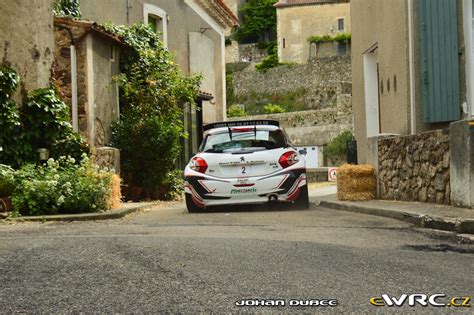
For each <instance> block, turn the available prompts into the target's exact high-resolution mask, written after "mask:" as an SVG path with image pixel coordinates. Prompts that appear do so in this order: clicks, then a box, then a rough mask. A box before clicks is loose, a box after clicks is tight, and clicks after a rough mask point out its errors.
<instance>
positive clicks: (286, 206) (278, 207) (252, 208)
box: [202, 202, 312, 213]
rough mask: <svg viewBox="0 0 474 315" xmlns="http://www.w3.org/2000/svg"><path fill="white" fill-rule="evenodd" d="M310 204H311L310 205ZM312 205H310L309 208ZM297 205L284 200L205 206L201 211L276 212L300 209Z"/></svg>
mask: <svg viewBox="0 0 474 315" xmlns="http://www.w3.org/2000/svg"><path fill="white" fill-rule="evenodd" d="M311 206H312V205H311ZM311 208H312V207H310V209H311ZM301 210H303V209H299V208H298V207H297V206H295V205H294V204H291V203H286V202H276V203H266V204H258V205H226V206H214V207H209V208H206V210H203V211H202V213H222V212H278V211H301Z"/></svg>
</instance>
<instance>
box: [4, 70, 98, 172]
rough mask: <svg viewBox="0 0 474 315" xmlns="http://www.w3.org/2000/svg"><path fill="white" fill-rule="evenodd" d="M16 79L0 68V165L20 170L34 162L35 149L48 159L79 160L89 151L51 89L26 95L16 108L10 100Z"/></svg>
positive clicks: (14, 75)
mask: <svg viewBox="0 0 474 315" xmlns="http://www.w3.org/2000/svg"><path fill="white" fill-rule="evenodd" d="M19 82H20V77H19V76H18V74H17V73H16V72H15V71H14V70H13V69H10V68H9V67H7V66H5V65H0V130H1V132H0V163H1V164H6V165H10V166H14V167H20V166H22V165H24V164H27V163H35V162H37V161H38V154H37V152H36V150H37V149H39V148H46V149H49V150H50V152H51V156H53V157H56V158H57V157H60V156H72V157H74V158H76V159H77V160H80V159H81V156H82V154H83V153H89V148H88V147H87V145H86V143H85V142H84V141H83V139H82V138H81V136H80V135H79V134H78V133H76V132H74V131H73V129H72V126H71V124H70V123H69V109H68V107H67V105H66V104H65V103H64V102H62V101H61V100H60V99H59V98H58V96H57V95H56V92H55V91H54V89H52V88H48V89H39V90H35V91H32V92H29V93H28V95H27V97H26V99H25V101H24V104H23V106H22V107H21V108H20V107H19V106H18V105H17V104H16V103H15V102H14V101H13V100H12V99H11V96H12V95H13V93H14V92H15V90H16V89H17V87H18V83H19Z"/></svg>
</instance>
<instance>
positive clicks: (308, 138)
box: [229, 102, 353, 146]
mask: <svg viewBox="0 0 474 315" xmlns="http://www.w3.org/2000/svg"><path fill="white" fill-rule="evenodd" d="M348 104H349V105H350V103H347V102H340V103H339V105H340V106H336V107H335V108H326V109H321V110H310V111H301V112H291V113H283V114H270V115H256V116H246V117H239V118H230V119H229V120H239V119H243V118H244V119H249V120H253V119H255V120H260V119H275V120H278V121H279V122H280V125H281V126H282V127H283V128H284V129H285V131H286V133H287V134H288V137H289V138H290V140H291V142H292V143H293V144H294V145H297V146H324V145H326V144H328V143H329V142H330V141H331V139H333V138H334V137H336V136H337V135H338V134H340V133H341V132H343V131H346V130H353V124H352V115H351V114H350V109H349V108H347V107H345V108H344V107H343V106H348Z"/></svg>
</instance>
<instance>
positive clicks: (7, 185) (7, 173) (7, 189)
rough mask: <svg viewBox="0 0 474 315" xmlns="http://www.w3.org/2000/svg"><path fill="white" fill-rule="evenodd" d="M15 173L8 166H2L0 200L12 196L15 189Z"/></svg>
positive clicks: (0, 165)
mask: <svg viewBox="0 0 474 315" xmlns="http://www.w3.org/2000/svg"><path fill="white" fill-rule="evenodd" d="M14 174H15V171H14V170H13V168H11V167H10V166H8V165H3V164H0V198H1V197H8V196H11V194H12V193H13V189H14V188H15V185H14V180H15V175H14Z"/></svg>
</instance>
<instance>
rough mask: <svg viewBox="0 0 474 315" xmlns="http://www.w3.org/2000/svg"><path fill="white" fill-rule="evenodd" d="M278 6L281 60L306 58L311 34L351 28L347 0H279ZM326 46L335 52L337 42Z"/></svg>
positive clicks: (325, 33)
mask: <svg viewBox="0 0 474 315" xmlns="http://www.w3.org/2000/svg"><path fill="white" fill-rule="evenodd" d="M275 7H276V9H277V39H278V58H279V60H280V62H298V63H304V62H306V61H307V60H308V59H309V58H310V56H311V55H314V53H312V51H311V49H312V48H313V49H314V47H311V45H310V43H309V42H308V38H309V37H310V36H315V35H317V36H324V35H330V36H335V35H337V34H341V33H350V32H351V16H350V2H349V0H280V1H279V2H277V3H276V4H275ZM329 46H330V47H329V48H327V49H328V50H331V53H329V52H328V53H326V55H331V54H333V55H335V54H337V49H338V47H337V45H336V44H331V45H329Z"/></svg>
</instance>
